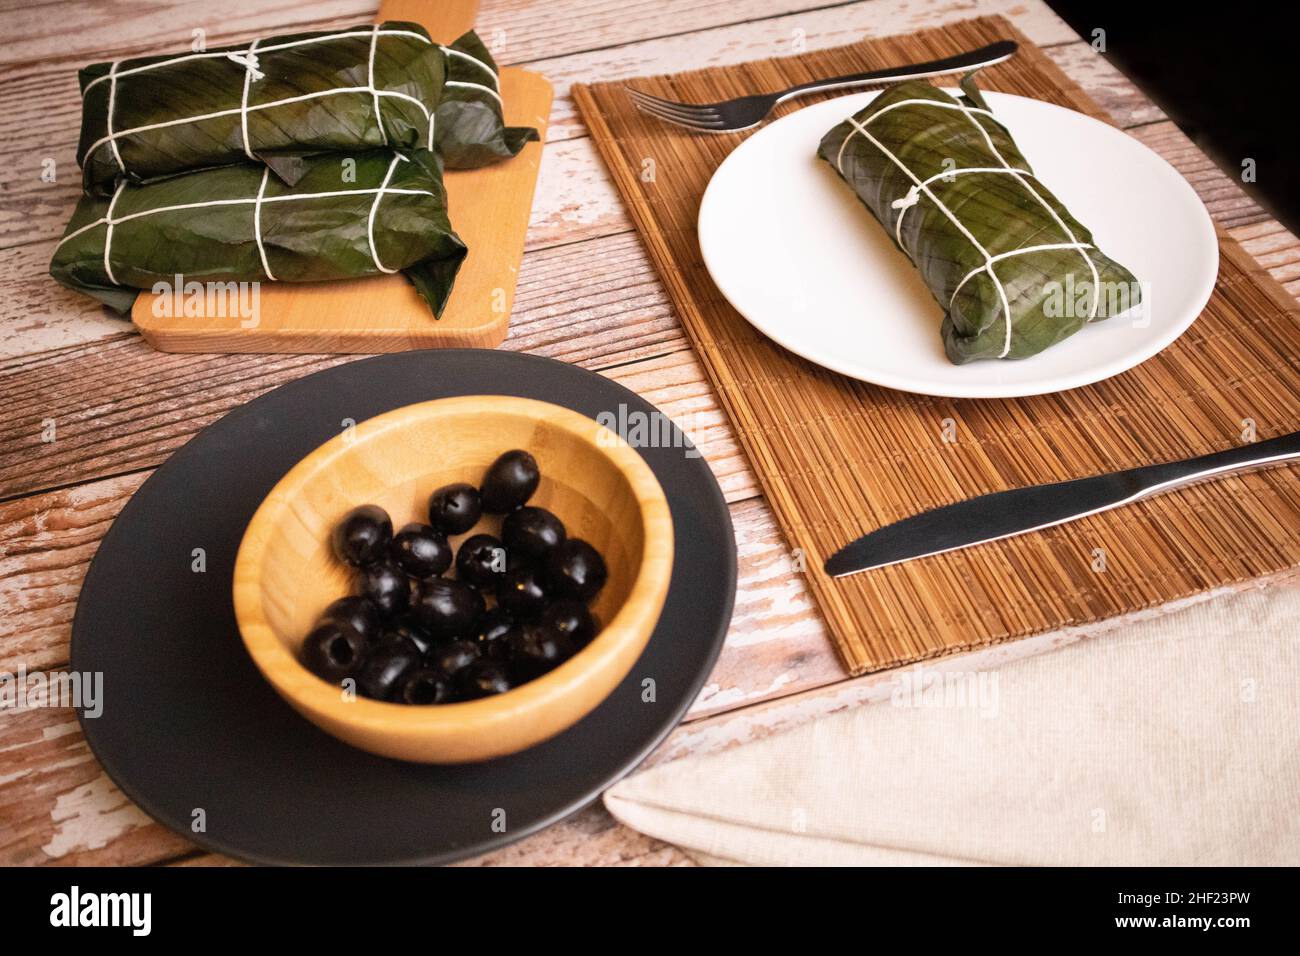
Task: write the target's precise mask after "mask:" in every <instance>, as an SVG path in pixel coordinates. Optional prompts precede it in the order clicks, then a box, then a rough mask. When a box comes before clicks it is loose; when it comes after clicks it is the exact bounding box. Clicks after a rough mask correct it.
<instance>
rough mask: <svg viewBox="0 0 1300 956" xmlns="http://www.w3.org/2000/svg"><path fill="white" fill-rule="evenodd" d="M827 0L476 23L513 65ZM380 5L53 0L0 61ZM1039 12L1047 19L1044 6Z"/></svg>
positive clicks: (564, 4) (28, 16) (284, 26)
mask: <svg viewBox="0 0 1300 956" xmlns="http://www.w3.org/2000/svg"><path fill="white" fill-rule="evenodd" d="M429 2H431V3H437V2H439V0H429ZM833 2H834V0H659V2H656V3H652V4H648V3H645V2H644V0H532V2H519V0H482V2H481V3H480V5H479V17H478V23H477V24H476V29H477V30H478V32H479V34H480V35H481V36H482V37H483V39H484V41H485V42H487V43H489V44H490V45H491V47H492V50H493V55H494V57H495V58H496V59H497V60H498V61H499V62H501V63H505V64H511V63H521V62H525V61H528V60H535V59H538V58H539V57H544V56H556V55H559V54H563V53H571V52H575V51H579V50H590V49H594V48H596V47H600V46H611V45H614V44H618V43H627V42H630V41H634V40H641V39H644V38H645V37H648V36H657V35H662V34H665V33H685V32H688V31H691V30H700V29H706V28H708V27H712V26H717V25H719V24H726V23H740V22H745V21H752V20H761V19H763V18H765V17H770V16H774V15H777V14H782V13H789V12H790V11H792V10H798V9H807V8H815V7H820V6H826V5H827V4H828V3H833ZM927 5H928V6H930V7H933V8H935V9H936V11H937V10H938V9H940V8H942V7H944V6H945V4H942V3H935V2H932V0H931V2H928V3H927ZM968 5H969V4H968ZM378 8H379V4H378V3H377V2H375V0H315V2H313V3H310V4H304V3H301V2H300V0H225V2H223V3H221V4H219V5H214V4H212V3H209V2H207V0H152V2H141V3H133V4H106V3H103V2H102V0H55V2H51V3H42V4H38V5H35V6H29V7H25V8H19V9H16V10H13V11H11V12H10V13H9V14H7V17H8V18H9V19H8V22H7V23H6V43H5V45H4V46H3V47H0V66H3V65H7V64H13V63H26V62H32V61H56V62H59V61H71V62H72V63H73V64H75V65H77V66H80V65H82V64H84V63H91V62H96V61H102V60H111V59H115V58H120V57H126V56H148V55H153V54H157V53H169V52H173V51H175V50H177V49H185V48H188V47H189V45H190V43H191V40H192V33H191V31H193V30H195V29H202V30H204V31H205V41H206V44H207V46H209V47H213V46H223V45H228V44H232V43H240V42H242V41H244V40H248V39H252V38H253V37H256V36H265V35H268V34H273V33H298V32H304V31H308V30H328V29H334V28H337V27H345V26H351V25H354V24H357V23H366V22H369V21H371V20H373V19H374V17H375V14H376V12H377V11H378ZM1040 19H1042V20H1044V21H1045V20H1046V18H1045V17H1041V15H1040ZM11 24H12V27H11V26H10V25H11ZM68 24H77V28H76V29H75V30H70V29H68ZM10 29H11V30H12V33H10V32H9V31H10ZM1058 29H1059V27H1058Z"/></svg>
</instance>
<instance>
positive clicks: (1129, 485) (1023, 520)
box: [825, 432, 1300, 577]
mask: <svg viewBox="0 0 1300 956" xmlns="http://www.w3.org/2000/svg"><path fill="white" fill-rule="evenodd" d="M1296 458H1300V432H1292V433H1291V434H1289V435H1282V436H1281V437H1278V438H1270V439H1269V440H1267V441H1262V442H1255V443H1252V444H1249V445H1243V446H1241V447H1239V448H1229V449H1228V450H1227V451H1220V452H1213V453H1211V454H1209V455H1201V456H1199V457H1196V458H1188V459H1185V460H1183V461H1174V462H1166V463H1162V464H1158V465H1144V466H1142V467H1140V468H1130V469H1128V470H1127V471H1116V472H1111V473H1110V474H1105V475H1096V476H1094V477H1091V478H1075V479H1072V480H1070V481H1058V482H1054V483H1052V484H1048V485H1032V486H1029V487H1026V488H1014V489H1012V490H1010V491H995V492H993V493H991V494H987V495H980V496H978V497H976V498H968V499H967V500H965V501H959V502H956V503H955V504H950V505H944V506H943V507H940V508H934V509H932V510H930V511H923V512H921V513H920V514H917V515H913V516H912V517H910V518H904V519H903V520H902V521H896V522H894V523H893V524H888V525H885V526H884V527H882V528H879V529H878V530H876V531H872V532H870V533H868V534H865V535H863V536H862V537H860V538H858V539H857V540H855V541H853V542H851V543H849V544H847V545H845V546H844V547H843V548H841V549H840V550H839V551H837V552H836V553H835V554H833V555H831V556H830V557H829V558H828V559H827V560H826V564H825V571H826V573H827V574H829V575H831V576H833V577H843V576H844V575H846V574H857V573H858V572H860V571H869V570H871V569H873V568H882V567H885V566H887V565H890V564H897V563H899V562H900V561H908V560H911V559H912V558H922V557H926V556H928V555H932V554H942V553H943V552H945V551H955V550H957V549H958V548H966V547H970V546H971V545H975V544H984V543H986V542H989V541H998V540H1000V539H1002V538H1009V537H1011V536H1012V535H1017V534H1025V533H1027V532H1030V531H1039V530H1041V529H1043V528H1050V527H1052V526H1054V525H1058V524H1064V523H1065V522H1067V521H1074V520H1076V519H1078V518H1082V517H1085V516H1087V515H1092V514H1097V513H1098V512H1101V511H1108V510H1110V509H1111V508H1118V507H1121V506H1122V505H1126V504H1129V503H1130V502H1133V501H1137V500H1138V499H1139V498H1145V497H1148V496H1150V495H1154V494H1159V493H1160V492H1163V491H1169V490H1171V489H1174V488H1181V487H1183V486H1185V485H1189V484H1191V483H1193V482H1196V481H1203V480H1205V479H1208V478H1215V477H1219V476H1222V475H1226V474H1230V473H1233V472H1238V471H1245V470H1248V469H1254V468H1263V467H1267V466H1269V465H1276V464H1282V463H1284V462H1287V461H1291V460H1294V459H1296Z"/></svg>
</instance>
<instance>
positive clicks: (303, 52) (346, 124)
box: [77, 21, 537, 194]
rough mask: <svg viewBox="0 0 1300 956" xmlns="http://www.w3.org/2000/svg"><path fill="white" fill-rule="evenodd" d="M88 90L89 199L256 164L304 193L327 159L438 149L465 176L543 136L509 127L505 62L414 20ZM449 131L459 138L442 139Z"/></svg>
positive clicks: (241, 50)
mask: <svg viewBox="0 0 1300 956" xmlns="http://www.w3.org/2000/svg"><path fill="white" fill-rule="evenodd" d="M484 57H486V58H484ZM80 82H81V90H82V122H81V139H80V143H79V146H78V149H77V162H78V163H79V164H80V165H81V167H82V172H83V184H84V188H85V190H86V191H87V192H97V193H101V194H108V193H111V192H112V189H113V186H114V183H115V181H116V180H117V179H118V178H119V177H126V178H128V179H131V180H132V181H135V182H149V181H151V180H154V179H158V178H161V177H165V176H170V175H174V174H177V173H180V172H187V171H192V170H195V169H201V168H205V167H209V166H223V165H228V164H232V163H240V162H251V161H254V160H260V161H262V162H265V163H266V164H267V165H269V166H271V167H272V169H273V170H274V171H275V173H276V174H277V175H278V176H279V177H280V178H281V179H283V180H284V181H285V182H287V183H289V184H290V185H292V184H293V183H294V182H296V181H297V179H298V177H300V176H301V175H303V171H304V169H305V165H304V164H305V160H306V159H308V158H310V157H311V156H313V155H315V154H319V153H322V152H327V151H359V150H364V149H373V148H380V147H384V146H388V147H392V148H399V149H415V148H420V147H423V148H432V146H433V144H434V142H435V140H436V141H437V144H438V146H439V148H441V149H443V150H445V151H446V154H447V162H448V164H449V165H451V166H454V167H456V168H464V167H468V166H473V165H482V164H484V163H486V162H494V161H496V160H498V159H503V158H505V157H506V156H509V155H513V153H512V152H511V151H510V148H511V146H512V145H513V144H517V145H515V148H514V152H518V150H519V148H522V146H523V143H524V142H526V141H527V139H528V138H529V134H530V133H531V138H534V139H535V138H536V135H537V134H536V131H535V130H509V129H506V128H505V127H504V126H503V125H502V121H501V111H500V94H499V91H498V87H499V80H498V76H497V68H496V64H495V63H494V62H492V59H491V57H490V56H487V51H486V48H484V47H483V44H482V43H481V42H480V41H479V39H478V37H477V36H475V35H474V34H473V33H472V32H471V33H468V34H466V35H465V36H463V37H461V38H460V39H459V40H457V41H456V42H455V43H453V44H452V45H451V46H450V47H443V46H440V45H438V44H436V43H434V42H433V41H432V40H431V39H430V38H429V35H428V33H427V32H426V31H425V29H424V28H423V27H421V26H420V25H419V24H416V23H406V22H403V21H388V22H385V23H382V24H379V25H378V26H375V25H365V26H357V27H352V28H347V29H342V30H336V31H332V32H316V33H298V34H286V35H283V36H276V37H267V38H262V39H258V40H256V41H253V42H252V43H249V44H243V45H240V46H230V47H220V48H215V49H212V50H205V51H200V52H195V53H189V54H180V55H175V56H156V57H145V58H141V59H132V60H124V61H120V62H117V63H96V64H94V65H92V66H88V67H86V68H85V69H83V70H82V71H81V73H80ZM466 111H469V115H472V116H473V117H474V118H475V121H474V122H466V121H465V120H464V119H463V118H462V114H465V113H466ZM440 120H441V121H442V122H444V123H446V124H447V125H448V126H449V127H450V129H448V130H446V131H439V130H438V129H437V126H438V123H439V121H440Z"/></svg>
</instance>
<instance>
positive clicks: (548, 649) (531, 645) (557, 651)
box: [510, 624, 574, 680]
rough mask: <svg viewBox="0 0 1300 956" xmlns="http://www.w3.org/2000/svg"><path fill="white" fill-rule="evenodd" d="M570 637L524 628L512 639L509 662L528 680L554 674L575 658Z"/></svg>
mask: <svg viewBox="0 0 1300 956" xmlns="http://www.w3.org/2000/svg"><path fill="white" fill-rule="evenodd" d="M573 650H574V648H573V642H572V641H570V640H569V638H568V636H567V635H564V634H561V633H560V632H559V631H556V630H554V629H553V628H549V627H544V626H543V625H541V624H525V625H524V626H523V627H521V628H518V629H517V630H515V632H514V633H513V634H512V635H511V637H510V661H511V663H512V664H513V665H514V667H515V670H516V672H517V673H518V674H519V675H520V676H521V677H523V678H524V679H526V680H532V679H533V678H534V677H540V676H541V675H542V674H545V673H546V672H547V671H550V670H554V669H555V668H556V667H558V666H559V665H560V664H562V663H564V662H565V661H566V660H568V659H569V658H570V657H572V656H573Z"/></svg>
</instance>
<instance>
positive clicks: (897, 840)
mask: <svg viewBox="0 0 1300 956" xmlns="http://www.w3.org/2000/svg"><path fill="white" fill-rule="evenodd" d="M950 666H951V665H950ZM919 673H921V672H920V671H919V669H916V668H912V669H905V670H904V671H903V672H902V676H901V678H900V679H899V682H898V683H897V684H896V685H895V688H894V694H893V696H892V697H891V699H890V700H889V701H887V702H880V703H873V704H867V705H863V706H861V707H858V708H855V709H853V710H850V711H846V712H843V713H839V714H835V715H832V716H828V717H823V718H821V719H819V720H815V721H813V722H811V723H808V724H805V725H803V726H800V727H796V728H795V729H793V730H790V731H788V732H786V733H783V734H779V735H777V736H773V737H770V738H767V739H764V740H760V741H758V742H754V743H750V744H746V745H743V746H741V747H738V748H735V749H733V750H729V751H724V752H722V753H718V754H713V755H708V756H699V757H687V758H681V759H678V760H674V761H672V762H667V763H663V764H660V765H658V766H655V767H652V768H651V769H649V770H647V771H646V772H644V773H641V774H638V775H636V776H633V777H629V778H628V779H626V780H624V781H623V782H621V783H619V784H618V785H616V786H615V787H613V788H612V789H611V790H610V791H608V792H607V793H606V794H605V805H606V806H607V807H608V808H609V810H610V812H611V813H612V814H613V815H614V816H615V817H617V818H618V819H619V820H621V821H622V822H623V823H625V824H627V825H628V826H630V827H633V828H635V829H637V830H639V831H641V832H643V833H645V834H648V835H649V836H652V837H655V838H657V839H660V840H664V841H666V842H669V843H674V844H677V845H678V846H680V847H682V848H683V849H684V850H686V851H687V852H688V853H690V854H692V855H693V856H695V857H696V858H697V859H699V860H700V861H701V862H705V863H712V864H727V863H733V864H734V863H744V864H756V865H763V864H768V865H784V864H796V865H797V864H813V865H815V864H830V865H839V864H843V865H858V864H903V865H907V864H921V865H934V864H941V865H946V864H951V865H962V864H1048V865H1100V864H1108V865H1111V864H1113V865H1192V864H1196V865H1216V864H1217V865H1263V864H1290V865H1296V864H1300V588H1297V587H1296V586H1295V585H1289V586H1287V585H1282V586H1277V587H1273V588H1269V589H1267V590H1252V591H1248V592H1245V593H1242V594H1236V595H1225V596H1221V597H1217V598H1215V599H1213V600H1210V601H1207V602H1203V603H1200V604H1196V605H1193V606H1191V607H1188V608H1185V609H1183V610H1180V611H1177V612H1173V613H1170V614H1168V615H1166V616H1163V617H1160V618H1157V619H1151V620H1146V621H1140V622H1137V623H1134V624H1133V625H1132V626H1131V627H1126V628H1124V629H1123V630H1120V631H1112V632H1110V633H1108V634H1106V635H1103V636H1099V637H1095V638H1087V639H1084V640H1082V641H1080V642H1078V643H1075V644H1072V645H1070V646H1067V647H1064V648H1062V649H1060V650H1057V651H1053V652H1050V653H1046V654H1042V655H1039V656H1037V657H1033V658H1030V659H1028V660H1023V661H1018V662H1015V663H1012V664H1008V665H1004V666H1002V667H1000V668H998V669H996V670H991V671H987V672H984V673H982V674H980V673H970V674H958V676H957V677H954V678H948V679H946V680H944V679H942V678H941V679H940V680H941V681H942V683H940V684H930V685H928V692H929V698H928V703H927V697H926V692H927V685H926V683H925V678H924V677H918V674H919ZM924 673H925V674H928V675H930V676H931V677H932V676H933V675H934V674H936V673H938V672H936V671H933V670H927V671H925V672H924ZM981 681H982V684H981ZM944 687H947V688H948V690H947V693H946V694H945V693H944V692H943V688H944ZM961 692H964V693H965V700H964V701H962V700H961V698H960V696H959V695H960V693H961Z"/></svg>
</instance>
